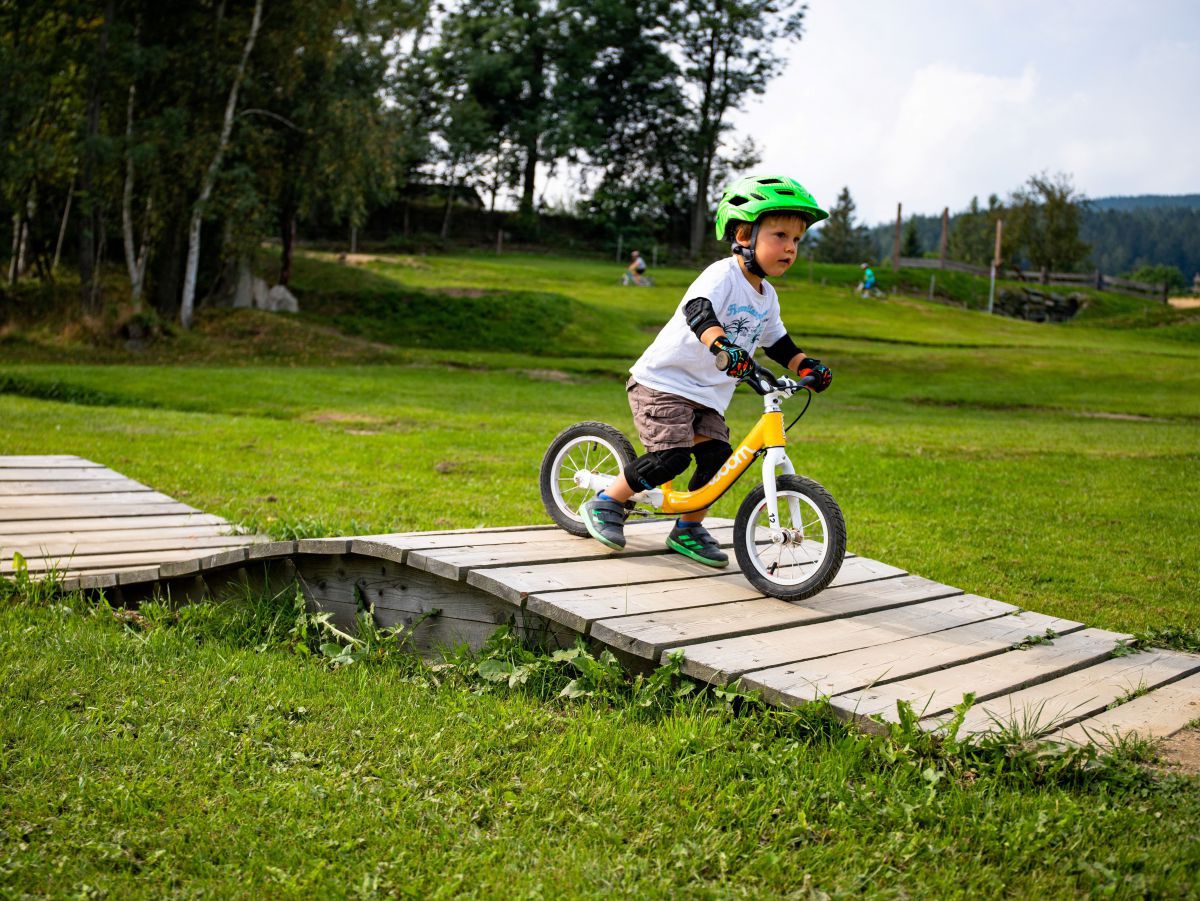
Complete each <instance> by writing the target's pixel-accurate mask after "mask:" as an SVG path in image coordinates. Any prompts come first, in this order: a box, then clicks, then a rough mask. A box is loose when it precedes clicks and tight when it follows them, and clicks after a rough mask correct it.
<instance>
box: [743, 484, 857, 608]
mask: <svg viewBox="0 0 1200 901" xmlns="http://www.w3.org/2000/svg"><path fill="white" fill-rule="evenodd" d="M776 488H777V489H778V494H779V524H778V526H775V527H772V526H771V524H770V521H769V516H768V511H767V498H766V492H765V491H764V490H763V486H762V485H758V486H756V487H755V488H754V490H753V491H751V492H750V493H749V494H748V495H746V499H745V500H744V501H742V505H741V507H740V508H738V514H737V519H736V520H735V521H734V526H733V539H734V553H736V554H737V560H738V565H739V566H741V568H742V574H743V575H744V576H745V577H746V578H747V579H748V580H749V581H750V584H751V585H753V586H754V587H755V588H757V589H758V590H759V591H761V592H762V593H763V594H767V595H770V596H772V597H777V598H782V599H783V600H785V601H799V600H803V599H804V598H808V597H812V596H813V595H814V594H816V593H817V592H818V591H821V590H822V589H824V588H825V587H826V586H828V585H829V583H830V582H831V581H833V578H834V576H836V575H837V574H838V570H840V569H841V568H842V560H843V559H844V558H845V556H846V521H845V519H844V518H843V517H842V511H841V508H840V507H838V505H837V501H835V500H834V499H833V496H832V495H831V494H830V493H829V492H828V491H826V490H825V489H824V488H823V487H822V486H821V485H819V484H818V483H817V482H814V481H813V480H812V479H806V478H803V477H802V476H790V475H781V476H779V477H778V478H777V480H776Z"/></svg>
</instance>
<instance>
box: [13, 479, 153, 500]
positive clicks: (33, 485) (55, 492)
mask: <svg viewBox="0 0 1200 901" xmlns="http://www.w3.org/2000/svg"><path fill="white" fill-rule="evenodd" d="M148 491H150V489H149V488H148V487H147V486H145V485H143V484H141V483H140V482H135V481H133V479H75V480H72V481H69V482H29V481H21V482H0V497H17V498H20V499H21V500H22V501H24V500H25V499H26V498H28V497H46V496H54V497H55V498H56V500H57V502H58V503H62V501H61V500H59V499H58V496H59V495H69V496H75V495H97V494H104V493H113V494H116V493H122V494H124V493H126V492H139V493H140V492H148Z"/></svg>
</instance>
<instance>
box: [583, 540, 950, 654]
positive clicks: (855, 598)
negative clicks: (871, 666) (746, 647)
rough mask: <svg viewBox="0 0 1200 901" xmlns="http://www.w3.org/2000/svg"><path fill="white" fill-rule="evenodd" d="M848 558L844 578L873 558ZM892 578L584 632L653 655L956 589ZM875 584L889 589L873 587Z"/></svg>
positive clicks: (607, 623) (623, 621) (630, 619)
mask: <svg viewBox="0 0 1200 901" xmlns="http://www.w3.org/2000/svg"><path fill="white" fill-rule="evenodd" d="M852 562H853V563H854V564H855V566H850V567H848V570H849V572H848V573H847V578H853V575H852V574H853V571H854V570H855V569H856V568H861V569H862V570H865V571H867V573H870V572H871V571H872V570H873V567H872V564H873V563H875V562H876V561H867V560H862V559H859V560H855V561H852ZM861 577H864V576H863V575H860V578H861ZM897 578H903V577H897ZM909 578H910V580H911V577H909ZM892 581H893V580H884V581H883V582H876V581H871V582H866V583H864V584H851V585H844V586H842V587H839V588H833V589H827V590H826V591H823V592H820V593H819V594H816V595H814V596H813V597H811V598H809V599H808V600H805V601H793V602H788V601H781V600H778V599H776V598H764V597H759V598H755V599H751V600H744V601H734V602H732V603H727V604H719V605H715V606H701V605H699V604H697V605H692V606H690V607H687V608H683V609H676V610H669V611H657V612H654V613H649V614H644V615H640V616H625V617H620V618H614V619H605V620H599V621H597V622H595V623H593V624H592V626H591V629H590V631H589V634H590V635H591V636H592V637H594V638H595V639H596V640H598V641H602V642H604V643H605V644H609V645H612V646H614V647H619V648H621V649H622V650H625V651H629V652H630V653H634V654H638V655H639V656H642V657H647V658H649V659H651V660H657V659H659V657H661V655H662V653H663V651H664V650H665V649H666V648H668V647H669V648H682V647H686V646H687V645H690V644H696V643H698V642H702V641H714V640H717V639H721V638H734V637H736V636H739V635H749V634H752V633H755V632H766V631H770V630H774V629H779V628H782V627H785V626H797V625H801V624H805V623H819V622H824V621H826V620H833V619H840V618H843V617H847V616H853V615H856V614H859V613H869V612H872V611H877V610H887V609H890V608H894V607H900V606H904V605H907V604H914V603H919V602H921V601H929V600H933V599H936V598H942V597H948V596H952V595H955V594H961V592H959V591H958V589H956V588H951V587H950V586H948V585H939V584H938V583H936V582H929V581H928V580H925V579H921V580H919V582H918V583H913V582H912V581H909V582H907V583H905V584H903V585H895V586H893V585H889V583H890V582H892ZM922 583H923V584H922ZM880 585H884V586H887V587H888V588H892V589H894V590H886V589H885V590H882V591H879V590H874V589H875V587H876V586H880Z"/></svg>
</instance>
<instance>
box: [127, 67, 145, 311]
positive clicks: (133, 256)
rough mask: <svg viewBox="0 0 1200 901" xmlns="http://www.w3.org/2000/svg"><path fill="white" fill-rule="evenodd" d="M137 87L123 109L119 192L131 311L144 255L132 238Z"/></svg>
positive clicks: (137, 302) (137, 299)
mask: <svg viewBox="0 0 1200 901" xmlns="http://www.w3.org/2000/svg"><path fill="white" fill-rule="evenodd" d="M136 96H137V85H136V84H131V85H130V86H129V102H128V104H126V107H125V187H124V190H123V191H122V192H121V240H122V244H123V246H124V248H125V268H126V269H127V270H128V272H129V297H130V299H131V300H132V301H133V311H134V312H135V313H138V312H141V309H142V276H143V274H144V273H145V269H144V259H145V258H144V255H143V256H142V260H141V262H142V263H143V265H139V254H138V251H137V247H136V242H135V241H134V237H133V103H134V99H135V97H136Z"/></svg>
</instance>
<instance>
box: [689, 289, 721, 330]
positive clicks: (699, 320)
mask: <svg viewBox="0 0 1200 901" xmlns="http://www.w3.org/2000/svg"><path fill="white" fill-rule="evenodd" d="M683 318H684V319H685V320H686V321H687V324H688V328H690V329H691V330H692V332H693V333H694V334H695V335H696V337H697V338H699V337H700V336H701V335H703V334H704V333H705V332H706V331H708V330H709V329H710V328H712V327H713V326H714V325H715V326H716V327H717V328H723V327H724V326H722V325H721V320H719V319H718V318H717V314H716V313H715V312H713V305H712V301H710V300H709V299H708V298H707V297H693V298H692V299H691V300H689V301H688V302H687V303H685V304H684V305H683Z"/></svg>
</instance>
